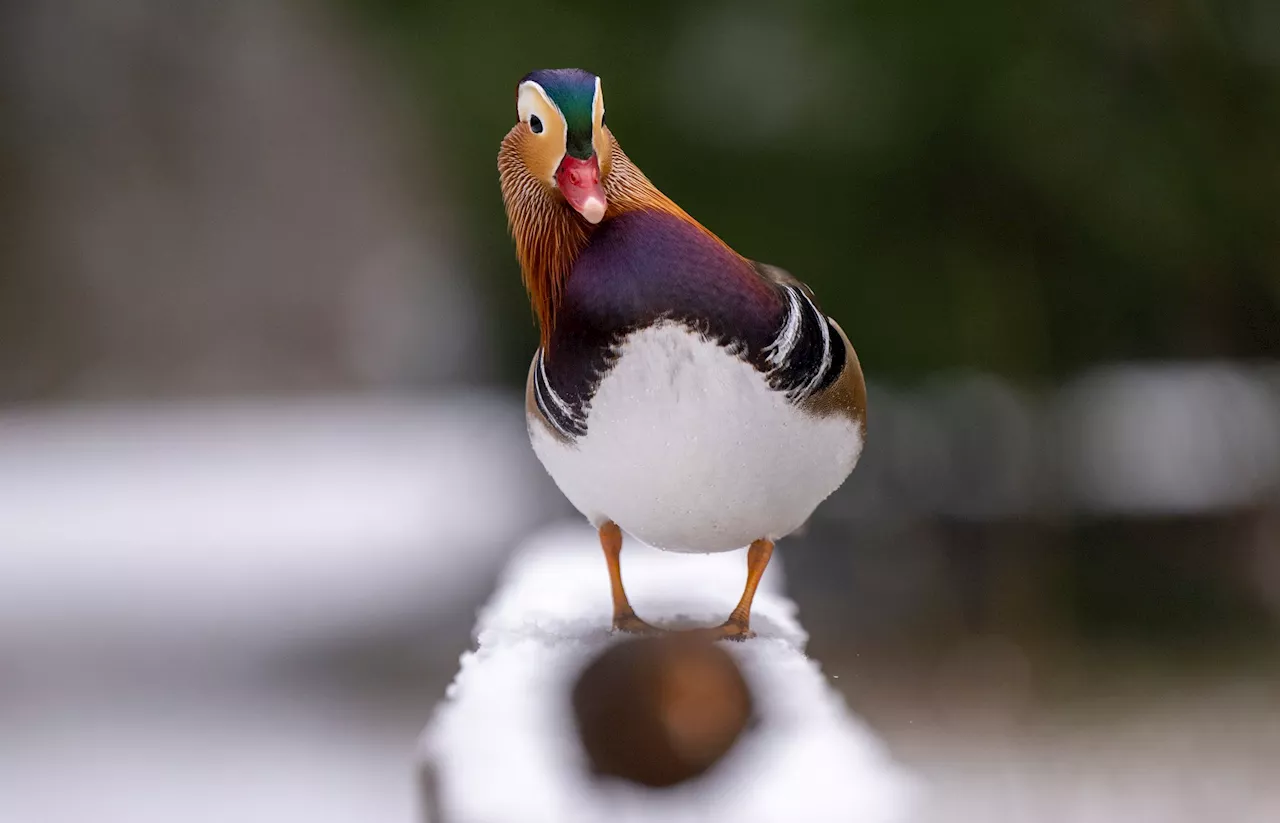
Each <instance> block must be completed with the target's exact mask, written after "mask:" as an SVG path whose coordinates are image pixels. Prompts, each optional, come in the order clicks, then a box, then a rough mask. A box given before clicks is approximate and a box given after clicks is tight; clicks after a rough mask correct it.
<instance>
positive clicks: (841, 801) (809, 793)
mask: <svg viewBox="0 0 1280 823" xmlns="http://www.w3.org/2000/svg"><path fill="white" fill-rule="evenodd" d="M785 553H786V547H785V544H784V545H783V546H781V547H780V550H779V551H778V552H777V553H776V554H775V556H774V560H773V564H772V565H771V566H770V568H769V570H768V572H767V573H766V574H765V577H764V581H763V583H762V585H761V588H760V591H759V593H758V594H757V596H756V600H755V605H754V609H753V614H752V627H753V628H754V629H755V630H756V632H757V633H758V636H757V637H756V638H753V639H751V640H748V641H746V642H744V643H732V644H726V646H725V647H726V648H727V649H728V650H729V651H730V652H731V653H732V654H733V655H734V657H735V658H736V660H737V661H738V663H739V665H740V666H741V668H742V670H743V674H744V676H745V677H746V678H747V681H748V683H749V684H750V686H751V688H752V690H753V692H754V695H755V700H756V705H757V710H758V713H759V715H760V721H761V722H760V724H759V725H758V726H757V727H756V728H755V729H754V730H752V732H751V733H750V734H749V735H748V736H747V737H745V738H744V739H743V740H742V741H740V743H739V744H738V746H737V747H735V749H734V750H732V751H731V752H730V753H729V755H728V756H727V757H726V759H725V760H724V761H723V762H721V763H720V764H719V765H718V766H717V767H715V768H714V769H713V770H712V771H711V772H709V773H708V774H707V775H705V776H703V777H702V778H700V779H698V780H695V781H691V782H690V783H687V784H683V785H681V786H677V787H675V788H672V789H666V790H644V789H641V788H639V787H634V786H631V785H628V784H625V783H623V782H621V781H597V780H594V779H592V778H591V777H589V776H588V774H587V770H586V768H585V765H584V756H583V754H582V753H581V751H580V748H579V744H578V742H577V740H576V737H575V735H574V731H573V729H574V723H573V719H572V716H571V711H570V707H569V694H570V690H571V688H572V683H573V681H574V679H575V678H576V676H577V674H578V673H579V672H580V671H581V669H582V668H583V667H584V666H585V665H586V664H587V663H588V662H589V661H590V660H591V659H592V658H593V657H594V656H595V655H596V654H598V653H599V652H600V651H601V650H603V649H604V648H606V647H607V646H608V645H609V644H611V643H614V642H617V638H615V637H614V636H612V635H611V633H610V631H609V630H608V626H609V619H610V609H611V606H610V601H609V593H608V584H607V580H608V578H607V575H606V571H605V565H604V559H603V556H602V555H601V552H600V549H599V545H598V543H597V542H596V536H595V534H594V532H593V531H592V530H590V529H589V528H587V527H586V526H559V527H554V528H552V529H550V530H548V531H546V532H544V533H542V534H540V535H538V536H536V537H535V538H533V539H532V540H531V541H530V542H529V543H527V544H526V545H525V546H524V547H522V548H521V549H520V550H519V551H518V553H517V554H516V556H515V557H514V559H513V560H512V561H511V563H510V565H509V566H508V568H507V570H506V572H505V575H504V579H503V581H502V583H501V585H500V587H499V589H498V591H497V593H496V594H495V595H494V597H493V598H492V600H491V601H490V602H489V604H488V605H487V606H486V607H485V608H484V610H483V611H482V613H481V616H480V619H479V622H478V624H477V627H476V649H475V650H474V651H471V652H468V653H466V654H464V655H463V658H462V665H461V670H460V671H459V673H458V676H457V678H456V679H455V681H454V683H453V685H452V686H451V687H450V689H449V692H448V696H447V698H446V700H445V702H444V703H443V704H441V706H440V707H439V709H438V710H437V714H436V716H435V717H434V719H433V720H432V722H431V723H430V724H429V726H428V727H427V730H426V732H425V733H424V735H423V741H422V757H423V761H424V769H425V771H426V774H427V775H428V778H427V780H426V782H427V784H428V785H429V786H433V787H434V789H433V791H434V793H435V797H434V798H433V805H435V806H437V807H438V808H439V809H440V810H441V812H442V820H441V821H439V823H480V821H484V823H503V821H516V820H518V821H522V823H539V822H540V821H545V822H546V823H573V822H574V821H583V822H584V823H586V822H587V821H592V822H594V821H600V820H611V821H635V823H641V821H649V820H661V821H663V823H679V821H699V823H714V821H721V820H723V821H733V822H734V823H756V821H759V823H773V821H788V823H789V822H790V821H799V820H803V821H811V822H812V823H822V821H862V822H863V823H891V822H892V821H898V820H903V819H905V818H906V816H907V815H908V813H909V811H910V807H911V805H912V804H911V800H912V797H913V795H914V794H915V788H914V785H913V780H912V779H911V778H910V777H909V776H908V775H907V774H906V773H905V772H904V771H902V770H901V769H900V768H899V767H898V766H897V765H896V764H894V763H893V762H892V761H891V760H890V758H889V756H888V754H887V752H886V751H885V749H884V747H883V745H882V744H881V743H880V742H879V740H878V739H877V738H876V737H875V736H874V735H873V734H872V733H871V732H870V731H869V730H868V729H867V727H866V726H865V725H864V724H863V723H862V722H860V721H859V720H858V718H856V717H854V716H853V715H852V714H851V713H850V712H849V711H848V709H847V708H846V706H845V705H844V703H843V701H842V699H841V698H840V696H839V695H838V694H837V693H836V692H835V690H834V689H833V688H832V687H831V685H830V684H829V683H828V682H827V680H826V678H825V676H824V675H823V674H822V671H821V669H820V667H819V666H818V664H817V663H816V662H814V661H812V660H810V659H808V658H807V657H805V655H804V644H805V642H806V640H807V635H806V633H805V631H804V629H803V628H802V627H801V625H800V623H799V622H798V620H797V618H796V607H795V604H794V603H793V602H792V601H791V600H789V599H788V598H787V597H786V596H785V595H784V594H783V590H782V577H783V576H782V573H781V572H782V569H781V565H782V564H781V558H780V555H781V556H785ZM744 555H745V553H744V552H741V551H738V552H729V553H721V554H715V555H674V554H668V553H663V552H659V551H657V550H655V549H651V548H649V547H647V546H643V545H641V544H638V543H637V542H636V541H634V540H628V542H627V543H626V544H625V546H624V549H623V554H622V567H623V578H624V581H625V583H626V585H627V590H628V593H629V595H630V596H631V600H632V604H633V605H634V606H635V608H636V611H637V613H638V614H639V615H640V616H641V617H644V618H646V619H648V620H650V621H651V622H654V623H657V624H659V625H667V626H672V625H684V624H700V625H712V624H714V623H718V622H720V621H721V620H723V619H724V618H725V616H727V615H728V613H729V611H730V610H731V609H732V608H733V605H734V603H735V602H736V600H737V598H738V595H739V594H740V593H741V588H742V584H743V579H744V576H745V567H746V562H745V557H744Z"/></svg>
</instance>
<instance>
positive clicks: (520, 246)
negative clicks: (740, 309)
mask: <svg viewBox="0 0 1280 823" xmlns="http://www.w3.org/2000/svg"><path fill="white" fill-rule="evenodd" d="M529 137H530V134H529V131H528V130H527V129H524V128H521V127H520V125H519V124H517V125H516V126H515V127H513V128H512V129H511V131H510V132H508V133H507V136H506V137H505V138H503V140H502V147H501V149H500V150H499V151H498V175H499V180H500V183H501V187H502V200H503V203H504V205H505V206H506V210H507V225H508V228H509V229H510V231H511V236H512V238H514V240H515V244H516V257H517V259H518V260H519V261H520V271H521V275H522V277H523V279H524V286H525V290H526V291H528V293H529V302H530V304H531V305H532V307H533V311H534V314H535V315H537V318H538V326H539V329H540V334H541V342H542V347H543V349H544V350H545V351H546V352H548V356H552V353H551V347H550V346H551V338H552V332H553V331H554V330H555V326H556V319H557V314H558V310H559V308H560V304H561V301H562V299H563V297H564V291H565V284H566V283H567V282H568V280H569V275H570V273H571V272H572V271H573V266H574V264H575V263H576V262H577V260H578V257H579V256H580V255H581V254H582V252H583V251H584V250H585V249H586V247H587V245H588V243H590V241H591V236H592V234H593V233H594V232H595V231H596V230H597V228H598V226H593V225H591V224H590V223H587V222H586V221H585V220H583V219H582V218H581V217H580V216H579V215H578V214H577V212H575V211H574V210H573V209H572V208H571V207H570V206H569V204H568V203H567V202H566V201H565V199H564V197H563V196H562V195H560V193H559V192H556V191H553V190H550V189H548V188H547V187H546V186H545V185H544V184H543V183H541V182H540V181H539V180H538V179H536V178H535V177H534V176H533V175H532V174H531V173H530V172H529V170H528V168H527V167H526V166H525V164H524V161H523V160H522V159H521V149H522V147H523V144H524V142H525V141H527V140H528V139H529ZM609 137H610V139H609V155H608V157H606V158H602V161H601V169H600V171H601V176H602V178H603V181H602V182H603V185H604V190H605V198H606V200H607V203H608V209H607V210H606V212H605V216H604V219H603V220H602V221H601V224H600V225H604V223H607V222H608V221H609V220H610V219H612V218H614V217H617V216H618V215H620V214H625V213H627V212H633V211H655V212H661V213H665V214H670V215H674V216H676V217H678V218H680V219H681V220H685V221H687V222H689V223H691V224H692V225H694V226H697V227H698V229H700V230H701V231H703V232H705V233H706V234H707V235H708V236H709V237H710V238H711V239H712V240H714V241H715V242H716V243H719V244H720V245H722V246H724V247H725V248H726V249H728V248H729V246H728V245H727V244H725V243H724V241H722V240H721V239H720V238H718V237H716V236H715V235H714V234H712V233H711V232H710V231H708V230H707V229H706V228H705V227H703V226H702V224H700V223H698V221H696V220H694V219H693V218H692V217H690V216H689V214H688V213H687V212H685V210H684V209H682V208H680V207H679V206H677V205H676V204H675V202H673V201H672V200H671V198H669V197H667V196H666V195H665V194H663V193H662V192H661V191H659V190H658V188H657V186H655V185H653V183H651V182H649V179H648V178H647V177H645V176H644V173H643V172H641V171H640V169H638V168H637V167H636V165H635V164H634V163H632V162H631V160H630V158H628V157H627V155H626V154H625V153H624V152H623V151H622V148H621V147H620V146H619V145H618V141H617V140H616V139H614V138H613V136H612V135H610V136H609ZM730 251H731V252H732V253H733V254H734V255H735V256H739V255H737V252H733V251H732V249H730Z"/></svg>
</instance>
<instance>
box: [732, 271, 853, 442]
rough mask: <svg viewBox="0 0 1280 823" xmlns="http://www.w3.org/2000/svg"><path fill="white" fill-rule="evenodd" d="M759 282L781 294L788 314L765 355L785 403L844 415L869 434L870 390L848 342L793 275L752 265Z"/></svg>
mask: <svg viewBox="0 0 1280 823" xmlns="http://www.w3.org/2000/svg"><path fill="white" fill-rule="evenodd" d="M753 265H755V267H756V271H758V272H759V273H760V276H761V277H764V278H765V279H766V280H769V281H770V282H772V283H774V284H775V285H777V286H778V287H779V288H780V289H782V291H783V294H784V295H785V296H786V299H787V313H786V316H785V318H784V320H783V322H782V326H781V327H780V328H779V329H778V333H777V336H776V337H774V339H773V342H771V343H770V344H769V345H768V346H766V347H765V349H764V352H763V354H764V356H765V367H766V372H765V373H766V375H767V376H768V378H769V383H770V385H772V386H773V387H774V389H776V390H778V391H785V392H786V393H787V399H789V400H790V401H791V402H793V403H796V404H802V405H804V406H806V407H808V408H810V409H811V410H813V411H814V412H817V413H819V414H828V413H838V414H844V415H846V416H848V417H850V418H851V419H854V420H856V421H857V422H858V424H859V425H860V426H862V427H863V428H864V429H865V428H866V409H867V390H866V384H865V382H864V380H863V377H862V367H861V365H860V364H859V363H858V356H857V354H855V353H854V350H853V346H852V345H851V344H850V343H849V338H848V337H846V336H845V333H844V330H843V329H841V328H840V326H839V324H837V323H836V322H835V321H834V320H832V319H831V318H829V317H827V316H826V315H825V314H823V313H822V310H821V309H820V308H819V307H818V304H817V301H816V300H815V299H814V294H813V290H812V289H810V288H809V287H808V286H806V285H805V284H804V283H802V282H800V281H799V280H798V279H796V278H795V277H794V276H793V275H792V274H791V273H790V272H787V271H785V270H783V269H780V268H778V267H777V266H770V265H768V264H766V263H754V264H753Z"/></svg>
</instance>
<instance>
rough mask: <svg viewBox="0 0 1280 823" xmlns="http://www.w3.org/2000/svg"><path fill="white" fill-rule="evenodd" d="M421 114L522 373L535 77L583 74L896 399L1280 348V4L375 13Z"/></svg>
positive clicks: (672, 173) (494, 7)
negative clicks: (839, 331) (812, 294)
mask: <svg viewBox="0 0 1280 823" xmlns="http://www.w3.org/2000/svg"><path fill="white" fill-rule="evenodd" d="M348 10H349V13H350V14H352V15H353V16H354V17H356V18H357V19H360V20H362V21H364V22H366V23H367V24H369V25H371V26H373V27H374V28H375V29H376V30H377V31H378V32H380V34H381V37H382V38H383V40H384V41H385V42H386V43H387V47H388V49H389V50H390V51H391V53H392V54H394V55H395V58H396V61H397V66H398V68H399V70H400V71H401V72H403V75H404V76H405V77H406V78H407V79H408V81H409V82H410V83H412V88H413V89H414V90H415V91H416V94H415V96H414V97H415V99H416V100H419V101H421V103H422V105H421V107H420V110H421V116H422V117H424V118H425V121H426V125H427V127H429V128H430V129H431V130H432V131H433V133H435V134H436V135H437V142H436V143H435V145H434V146H433V147H432V150H431V151H432V160H434V161H435V162H438V163H440V164H441V165H443V166H444V168H446V169H447V170H448V175H447V178H446V185H447V187H448V191H449V192H450V193H451V196H452V198H453V201H452V202H453V203H454V204H455V206H456V208H458V209H459V210H460V211H464V212H465V214H466V226H467V227H468V229H469V231H468V234H467V242H468V244H469V246H468V247H469V249H470V250H471V252H472V253H473V254H474V255H475V259H476V260H477V262H478V272H479V274H480V276H482V277H483V278H484V279H485V281H484V282H485V292H486V296H487V300H488V301H489V302H490V303H491V304H492V305H493V306H494V308H495V311H497V312H498V313H499V316H500V317H502V318H503V320H504V322H503V323H502V324H501V325H500V326H499V329H500V330H501V332H502V333H503V358H502V367H503V373H504V374H505V375H506V376H507V377H508V378H510V379H515V378H517V377H522V376H523V373H524V371H523V365H522V359H523V358H522V357H521V356H520V355H521V354H522V353H523V352H525V351H526V350H527V349H528V348H530V341H532V340H533V339H534V337H533V335H532V333H531V332H530V330H529V328H528V325H529V324H527V323H524V322H522V320H523V317H524V316H526V314H527V312H526V311H525V308H524V304H523V302H522V301H521V295H520V291H519V290H518V289H515V288H513V287H512V284H513V283H514V282H515V281H516V278H517V269H516V267H515V264H514V262H513V258H512V255H511V254H510V253H509V252H510V248H509V245H508V244H507V243H506V242H504V240H503V219H504V218H503V215H502V211H501V208H500V200H499V198H498V196H497V191H496V186H494V185H493V184H492V183H493V176H494V172H493V165H494V153H495V146H496V144H497V141H498V140H499V139H500V138H501V136H502V135H503V134H505V133H506V130H507V129H508V128H509V127H510V124H511V123H512V122H513V105H512V104H511V99H512V96H513V91H512V89H513V88H514V83H515V81H516V80H517V79H518V78H520V77H521V76H523V74H524V73H525V72H527V71H529V70H530V69H532V68H543V67H547V68H550V67H558V66H562V65H566V66H581V67H584V68H587V69H589V70H591V71H594V72H596V73H597V74H599V75H601V76H602V77H603V78H604V81H605V90H606V100H607V103H608V107H609V117H610V120H609V122H610V125H611V127H612V128H613V131H614V132H615V134H616V135H617V137H618V139H619V140H620V141H621V142H622V144H623V145H624V147H625V148H626V149H627V151H628V153H629V154H630V155H631V156H632V158H633V159H634V160H636V162H637V163H638V164H639V165H640V166H641V168H642V169H644V170H645V172H646V173H647V174H648V175H649V176H650V177H651V178H652V179H653V180H655V181H656V182H657V183H658V185H659V186H660V187H661V188H662V189H663V190H664V191H665V192H667V193H668V194H669V195H670V196H672V197H673V198H674V199H675V200H676V201H677V202H679V203H680V204H682V205H683V206H684V207H685V208H686V209H688V210H689V211H690V212H691V213H693V214H694V215H696V216H698V218H699V219H700V220H701V221H703V222H704V223H706V224H707V225H708V226H709V227H710V228H712V230H713V231H716V232H717V233H719V234H720V235H721V236H723V237H724V238H725V239H726V240H727V241H728V242H729V243H730V245H733V246H734V247H735V248H737V249H739V250H740V251H742V252H743V253H744V254H746V255H748V256H750V257H753V258H756V259H760V260H765V261H769V262H773V263H775V264H777V265H781V266H783V267H785V268H788V269H790V270H791V271H793V272H795V273H797V274H798V275H800V276H801V277H803V278H804V279H806V280H807V281H809V282H810V283H812V285H813V286H814V287H815V288H816V289H817V291H818V293H819V294H820V295H821V296H822V298H823V300H824V301H825V303H826V305H827V307H828V309H829V311H831V312H832V313H833V314H835V315H837V316H839V317H840V318H841V319H842V322H844V323H845V324H846V325H847V326H849V327H851V328H852V329H855V330H856V334H855V337H856V340H855V343H856V345H857V347H858V350H859V353H860V356H861V357H862V359H863V360H864V362H865V363H866V364H867V368H868V370H869V371H871V372H872V373H873V374H874V376H875V377H876V378H877V379H879V380H889V381H903V380H911V379H915V378H919V377H920V376H922V375H925V374H929V373H931V372H934V371H937V370H941V369H954V368H968V369H982V370H990V371H993V372H996V373H999V374H1002V375H1007V376H1009V377H1011V378H1015V379H1017V380H1020V381H1029V382H1035V381H1042V380H1048V379H1055V378H1061V377H1063V376H1066V375H1070V374H1073V373H1075V372H1077V371H1078V370H1080V369H1082V368H1083V367H1085V366H1087V365H1089V364H1091V363H1094V362H1096V361H1099V360H1106V359H1127V358H1151V357H1213V356H1226V357H1246V358H1248V357H1259V356H1274V355H1275V354H1276V353H1277V352H1278V351H1280V244H1277V241H1276V236H1277V230H1278V229H1280V225H1278V223H1277V221H1278V219H1280V218H1278V217H1277V208H1276V204H1277V202H1280V159H1278V155H1277V151H1276V141H1277V136H1278V135H1280V51H1277V49H1278V48H1280V46H1278V45H1277V39H1276V38H1277V35H1276V31H1277V30H1278V29H1280V11H1277V10H1276V7H1275V5H1274V4H1272V3H1269V2H1266V0H1253V2H1240V3H1204V2H1175V1H1170V2H1163V1H1162V0H1156V1H1155V2H1127V3H1106V2H1086V3H1074V4H1061V3H1049V2H1033V3H1023V4H1008V3H998V2H995V3H993V2H982V3H966V4H959V5H957V4H946V3H926V4H903V3H884V2H866V3H840V2H806V3H793V4H786V3H761V2H748V3H707V4H686V3H676V2H654V3H646V4H645V5H644V6H643V7H642V9H641V8H636V7H632V6H625V5H610V4H603V5H601V4H582V3H562V4H554V3H553V4H535V3H527V2H498V3H486V4H447V3H432V2H406V1H404V0H400V1H396V0H383V1H382V2H378V1H376V0H375V2H353V3H350V4H348Z"/></svg>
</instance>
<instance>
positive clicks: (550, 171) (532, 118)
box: [516, 69, 611, 224]
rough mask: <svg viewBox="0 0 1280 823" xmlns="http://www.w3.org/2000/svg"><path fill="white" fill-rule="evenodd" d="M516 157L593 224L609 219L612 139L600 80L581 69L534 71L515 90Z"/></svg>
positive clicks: (534, 175) (534, 176) (537, 178)
mask: <svg viewBox="0 0 1280 823" xmlns="http://www.w3.org/2000/svg"><path fill="white" fill-rule="evenodd" d="M516 110H517V113H518V114H519V117H520V122H519V124H518V125H517V126H516V130H517V133H518V140H517V146H516V149H517V154H518V156H519V158H520V161H521V162H522V163H523V164H524V166H525V168H526V169H527V170H528V172H529V174H530V175H531V176H532V177H533V178H534V179H535V180H537V181H538V182H539V183H540V184H541V185H543V186H545V187H547V188H548V189H549V190H552V191H554V192H558V195H559V196H560V197H563V198H564V202H565V203H567V204H568V205H569V206H570V207H571V208H572V209H573V210H574V211H576V212H577V213H578V214H579V215H581V216H582V218H583V219H584V220H586V221H587V222H588V223H591V224H596V223H599V222H600V221H601V220H602V219H604V214H605V210H606V209H607V208H608V201H607V199H606V197H605V186H604V182H605V179H606V177H607V176H608V174H609V171H610V168H609V166H610V142H611V137H610V135H609V132H608V130H607V129H606V128H605V126H604V92H603V91H602V89H601V86H600V78H599V77H597V76H596V75H594V74H592V73H591V72H589V71H583V70H582V69H543V70H540V71H534V72H530V73H529V74H527V75H525V76H524V78H523V79H522V80H521V81H520V85H519V87H518V88H517V92H516Z"/></svg>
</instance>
